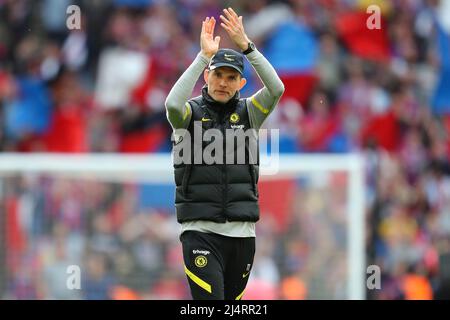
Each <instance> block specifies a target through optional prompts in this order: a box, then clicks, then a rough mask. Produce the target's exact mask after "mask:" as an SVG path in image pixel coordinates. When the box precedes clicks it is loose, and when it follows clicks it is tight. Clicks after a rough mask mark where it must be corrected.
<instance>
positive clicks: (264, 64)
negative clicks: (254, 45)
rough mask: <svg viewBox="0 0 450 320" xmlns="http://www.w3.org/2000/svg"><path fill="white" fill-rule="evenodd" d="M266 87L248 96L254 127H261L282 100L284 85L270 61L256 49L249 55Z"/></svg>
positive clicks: (251, 121) (248, 57)
mask: <svg viewBox="0 0 450 320" xmlns="http://www.w3.org/2000/svg"><path fill="white" fill-rule="evenodd" d="M247 59H248V61H249V62H250V63H251V65H252V66H253V68H254V69H255V71H256V73H257V74H258V77H259V79H260V80H261V82H262V83H263V84H264V88H262V89H261V90H259V91H258V92H257V93H255V94H254V95H253V96H251V97H249V98H247V110H248V114H249V117H250V123H251V125H252V127H253V128H255V129H259V128H260V127H261V126H262V124H263V123H264V120H266V118H267V117H268V116H269V114H270V113H271V112H272V110H273V109H274V108H275V106H276V105H277V103H278V101H280V98H281V96H282V95H283V92H284V85H283V82H282V81H281V79H280V78H279V77H278V75H277V72H276V71H275V69H274V68H273V67H272V65H271V64H270V62H269V61H267V59H266V58H265V57H264V56H263V55H262V54H261V53H260V52H259V51H258V50H255V51H253V52H251V53H249V54H248V55H247Z"/></svg>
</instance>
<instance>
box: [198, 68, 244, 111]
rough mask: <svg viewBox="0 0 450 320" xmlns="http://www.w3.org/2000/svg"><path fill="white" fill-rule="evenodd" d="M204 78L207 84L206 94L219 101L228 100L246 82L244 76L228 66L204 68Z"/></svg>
mask: <svg viewBox="0 0 450 320" xmlns="http://www.w3.org/2000/svg"><path fill="white" fill-rule="evenodd" d="M204 78H205V82H206V84H207V85H208V94H209V95H210V96H211V97H212V98H213V99H214V100H216V101H218V102H221V103H226V102H228V101H229V100H230V99H231V98H233V97H234V95H235V94H236V91H238V90H241V89H242V87H244V85H245V83H246V80H245V78H242V77H241V75H240V73H239V72H237V71H236V70H234V69H233V68H230V67H219V68H217V69H214V70H205V73H204Z"/></svg>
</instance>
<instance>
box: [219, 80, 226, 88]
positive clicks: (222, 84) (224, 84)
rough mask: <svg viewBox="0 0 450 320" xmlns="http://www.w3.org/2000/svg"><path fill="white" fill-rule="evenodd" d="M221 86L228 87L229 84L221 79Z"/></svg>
mask: <svg viewBox="0 0 450 320" xmlns="http://www.w3.org/2000/svg"><path fill="white" fill-rule="evenodd" d="M219 84H220V86H221V87H226V86H227V82H226V81H225V80H224V79H221V80H220V83H219Z"/></svg>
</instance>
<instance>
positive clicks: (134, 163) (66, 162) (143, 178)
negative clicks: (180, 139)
mask: <svg viewBox="0 0 450 320" xmlns="http://www.w3.org/2000/svg"><path fill="white" fill-rule="evenodd" d="M264 163H265V161H264V159H263V158H262V159H261V164H262V167H263V165H264ZM330 171H345V172H347V173H348V180H347V181H348V193H347V206H348V207H347V210H346V211H347V219H348V220H347V221H348V226H347V231H346V232H347V253H348V265H347V273H348V281H347V290H348V292H347V297H348V298H349V299H365V293H366V269H365V265H366V262H365V222H364V212H365V201H364V199H365V182H364V161H363V157H362V156H361V155H358V154H340V155H330V154H315V155H304V154H302V155H280V156H279V168H278V173H277V174H275V175H264V170H262V172H263V174H262V175H261V177H260V181H263V180H266V179H267V180H270V179H278V178H283V177H284V176H286V177H289V176H292V175H293V174H297V173H301V172H330ZM44 172H45V173H51V174H52V175H55V176H59V175H61V176H64V177H67V176H70V177H77V178H83V179H89V178H95V179H100V180H104V181H108V182H116V181H120V182H126V181H128V180H130V181H136V182H156V183H173V168H172V158H171V155H170V154H148V155H147V154H145V155H123V154H75V155H74V154H70V155H68V154H37V153H33V154H15V153H3V154H1V155H0V195H1V194H2V193H3V191H2V189H3V186H2V184H3V183H4V180H3V179H2V178H4V177H6V176H9V175H14V174H18V173H44Z"/></svg>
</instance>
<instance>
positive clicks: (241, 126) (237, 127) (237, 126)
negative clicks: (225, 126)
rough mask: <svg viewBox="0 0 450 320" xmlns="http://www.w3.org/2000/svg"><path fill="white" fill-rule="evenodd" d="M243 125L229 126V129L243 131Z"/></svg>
mask: <svg viewBox="0 0 450 320" xmlns="http://www.w3.org/2000/svg"><path fill="white" fill-rule="evenodd" d="M244 127H245V126H244V125H243V124H232V125H231V129H244Z"/></svg>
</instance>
